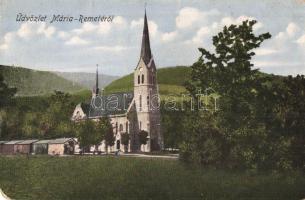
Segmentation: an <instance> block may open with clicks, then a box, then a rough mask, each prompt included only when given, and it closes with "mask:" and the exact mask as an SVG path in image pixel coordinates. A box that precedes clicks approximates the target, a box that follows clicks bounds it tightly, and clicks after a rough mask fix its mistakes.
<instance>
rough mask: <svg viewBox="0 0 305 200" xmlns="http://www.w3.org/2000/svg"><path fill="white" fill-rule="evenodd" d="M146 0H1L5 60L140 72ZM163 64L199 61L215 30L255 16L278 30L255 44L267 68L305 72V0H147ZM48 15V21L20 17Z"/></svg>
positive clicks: (258, 61)
mask: <svg viewBox="0 0 305 200" xmlns="http://www.w3.org/2000/svg"><path fill="white" fill-rule="evenodd" d="M144 5H145V1H137V0H133V1H131V0H129V1H128V0H124V1H123V0H114V1H109V0H108V1H107V0H86V1H85V0H60V1H59V0H52V1H50V0H39V1H38V0H27V1H25V0H1V1H0V64H3V65H14V66H22V67H26V68H31V69H36V70H47V71H67V72H94V71H95V68H96V64H99V66H100V71H102V73H104V74H109V75H118V76H122V75H125V74H129V73H132V72H133V70H134V68H135V67H136V65H137V62H138V60H139V55H140V47H141V34H142V29H143V16H144ZM146 11H147V17H148V21H149V22H148V25H149V32H150V42H151V48H152V53H153V56H154V60H155V62H156V65H157V67H159V68H161V67H168V66H177V65H191V64H192V63H194V62H195V61H196V60H197V59H198V58H199V56H200V53H199V51H198V48H199V47H202V48H206V49H208V50H211V51H213V46H212V36H214V35H216V34H217V33H218V32H220V31H221V30H222V28H223V26H225V25H230V24H240V23H241V22H242V21H243V20H246V19H255V20H257V21H258V23H257V24H256V25H255V27H254V31H255V33H256V34H261V33H265V32H270V33H271V35H272V38H271V39H269V40H266V41H264V43H263V44H262V46H261V47H260V48H258V49H257V50H255V52H256V55H255V57H254V60H253V63H254V66H255V68H259V69H260V70H261V71H263V72H267V73H273V74H278V75H288V74H291V75H296V74H305V56H304V55H305V12H304V11H305V0H261V1H257V0H255V1H254V0H252V1H250V0H231V1H224V0H222V1H221V0H201V1H200V0H196V1H195V0H164V1H161V0H159V1H157V0H155V1H148V0H147V1H146ZM19 13H22V14H24V15H27V16H30V15H35V16H38V15H47V19H46V22H20V21H16V17H17V15H18V14H19ZM53 15H64V16H72V17H74V18H78V17H79V15H83V16H93V17H95V16H99V15H101V16H109V15H110V16H114V18H113V20H112V21H111V22H85V23H81V22H79V21H72V22H55V23H50V21H51V19H52V17H53Z"/></svg>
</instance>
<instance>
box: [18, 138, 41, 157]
mask: <svg viewBox="0 0 305 200" xmlns="http://www.w3.org/2000/svg"><path fill="white" fill-rule="evenodd" d="M37 141H38V140H24V141H22V142H19V143H17V144H16V145H15V146H16V153H20V154H31V153H32V152H33V144H34V143H35V142H37Z"/></svg>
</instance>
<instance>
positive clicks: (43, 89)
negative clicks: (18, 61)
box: [0, 65, 85, 96]
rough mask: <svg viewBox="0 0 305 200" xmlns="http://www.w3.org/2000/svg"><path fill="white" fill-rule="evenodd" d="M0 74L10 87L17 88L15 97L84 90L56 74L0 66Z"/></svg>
mask: <svg viewBox="0 0 305 200" xmlns="http://www.w3.org/2000/svg"><path fill="white" fill-rule="evenodd" d="M0 73H1V74H3V77H4V80H5V82H7V84H8V85H9V86H10V87H16V88H17V90H18V91H17V96H37V95H46V94H50V93H52V92H53V91H54V90H60V91H63V92H69V93H75V92H78V91H81V90H84V89H85V88H84V87H82V86H80V85H79V84H76V83H73V82H71V81H68V80H66V79H64V78H62V77H60V76H58V75H56V74H53V73H51V72H46V71H37V70H32V69H27V68H22V67H12V66H4V65H0Z"/></svg>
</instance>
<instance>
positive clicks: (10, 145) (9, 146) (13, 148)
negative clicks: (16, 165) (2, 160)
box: [2, 140, 23, 154]
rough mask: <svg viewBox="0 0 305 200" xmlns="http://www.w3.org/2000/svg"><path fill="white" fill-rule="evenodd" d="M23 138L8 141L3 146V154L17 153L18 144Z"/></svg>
mask: <svg viewBox="0 0 305 200" xmlns="http://www.w3.org/2000/svg"><path fill="white" fill-rule="evenodd" d="M22 141H23V140H11V141H9V142H6V143H4V144H3V146H2V153H3V154H15V153H17V144H18V143H20V142H22Z"/></svg>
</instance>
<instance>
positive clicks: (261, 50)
mask: <svg viewBox="0 0 305 200" xmlns="http://www.w3.org/2000/svg"><path fill="white" fill-rule="evenodd" d="M278 52H279V50H276V49H271V48H258V49H256V50H255V54H256V55H258V56H266V55H271V54H275V53H278Z"/></svg>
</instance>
